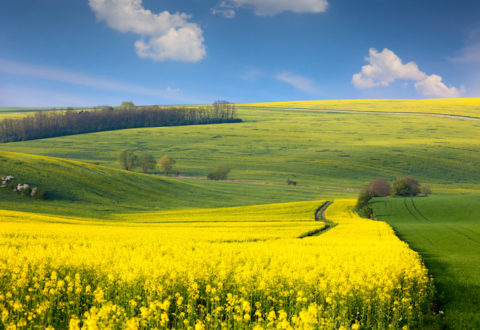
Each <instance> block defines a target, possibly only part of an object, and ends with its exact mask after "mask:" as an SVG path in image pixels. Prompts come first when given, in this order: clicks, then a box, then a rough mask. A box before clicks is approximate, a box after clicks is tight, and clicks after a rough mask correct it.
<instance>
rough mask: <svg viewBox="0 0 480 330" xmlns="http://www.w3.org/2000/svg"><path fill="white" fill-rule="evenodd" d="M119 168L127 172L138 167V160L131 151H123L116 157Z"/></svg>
mask: <svg viewBox="0 0 480 330" xmlns="http://www.w3.org/2000/svg"><path fill="white" fill-rule="evenodd" d="M118 161H119V162H120V167H121V168H122V169H124V170H127V171H132V170H133V169H134V168H135V167H138V165H139V158H138V156H137V155H136V154H135V152H133V151H132V150H124V151H122V152H121V153H120V156H118Z"/></svg>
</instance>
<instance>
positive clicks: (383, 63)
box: [352, 48, 460, 97]
mask: <svg viewBox="0 0 480 330" xmlns="http://www.w3.org/2000/svg"><path fill="white" fill-rule="evenodd" d="M365 60H366V61H368V62H369V64H367V65H364V66H363V67H362V70H361V71H360V72H359V73H356V74H354V75H353V77H352V83H353V85H354V86H355V87H357V88H370V87H376V86H389V85H390V84H391V83H393V82H394V81H396V80H410V81H415V82H416V83H415V84H414V86H415V88H416V89H417V91H418V92H420V93H421V94H422V95H425V96H436V97H458V96H460V92H459V90H458V89H457V88H455V87H447V86H446V85H445V84H444V83H443V81H442V77H441V76H439V75H435V74H432V75H430V76H429V75H427V74H426V73H425V72H423V71H421V70H420V69H419V68H418V66H417V64H416V63H415V62H408V63H406V64H404V63H403V62H402V60H401V59H400V58H399V57H398V56H397V55H396V54H395V53H394V52H392V51H391V50H389V49H387V48H384V49H383V50H382V51H381V52H378V51H377V50H376V49H373V48H370V50H369V56H368V57H366V58H365Z"/></svg>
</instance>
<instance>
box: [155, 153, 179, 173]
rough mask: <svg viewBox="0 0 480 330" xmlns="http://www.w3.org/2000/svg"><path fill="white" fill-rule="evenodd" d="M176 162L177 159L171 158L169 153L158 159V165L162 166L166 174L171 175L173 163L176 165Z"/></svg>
mask: <svg viewBox="0 0 480 330" xmlns="http://www.w3.org/2000/svg"><path fill="white" fill-rule="evenodd" d="M175 163H176V160H175V159H173V158H171V157H170V156H169V155H164V156H163V157H162V158H160V160H159V161H158V165H159V166H160V167H161V168H162V170H163V172H165V174H166V175H169V174H170V173H171V172H172V169H173V165H175Z"/></svg>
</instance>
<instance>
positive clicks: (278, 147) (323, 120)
mask: <svg viewBox="0 0 480 330" xmlns="http://www.w3.org/2000/svg"><path fill="white" fill-rule="evenodd" d="M239 117H240V118H242V119H243V120H244V122H243V123H237V124H218V125H200V126H184V127H159V128H146V129H129V130H118V131H111V132H101V133H94V134H83V135H76V136H67V137H59V138H50V139H43V140H34V141H26V142H15V143H7V144H2V145H0V150H4V151H16V152H21V153H28V154H37V155H45V156H52V157H60V158H67V159H73V160H78V161H83V162H89V163H93V164H99V165H103V166H107V167H113V168H118V167H119V165H118V162H117V157H118V155H119V154H120V152H121V151H122V150H124V149H133V150H139V151H145V152H149V153H151V154H153V155H154V156H156V157H157V159H158V158H160V157H161V156H162V155H164V154H169V155H171V156H172V157H173V158H175V159H177V169H178V170H179V171H180V172H181V173H182V174H184V175H187V176H201V177H205V176H206V175H207V174H208V173H209V172H210V171H211V170H212V169H213V168H215V167H216V166H218V165H224V166H227V167H230V168H231V169H232V171H231V174H230V175H229V177H231V178H234V179H245V180H253V181H266V182H277V183H282V184H283V183H285V182H286V180H287V179H288V178H290V179H293V180H295V181H297V182H298V184H299V185H318V186H327V187H333V188H359V187H361V186H363V184H364V183H365V182H368V181H370V180H372V179H374V178H375V177H378V176H381V177H385V178H386V179H388V180H392V179H394V178H395V177H401V176H405V175H411V176H415V177H416V178H418V179H419V180H420V181H421V182H425V183H429V184H431V185H432V187H433V188H434V191H435V192H453V193H455V192H465V191H470V192H479V189H480V185H479V184H478V183H479V182H480V172H478V171H477V170H476V169H477V164H478V163H479V162H480V122H478V121H469V120H460V119H450V118H434V117H421V116H413V115H412V116H398V115H391V114H374V115H372V114H362V113H358V114H338V113H315V112H298V111H288V110H281V109H278V110H265V109H253V108H251V109H241V110H239Z"/></svg>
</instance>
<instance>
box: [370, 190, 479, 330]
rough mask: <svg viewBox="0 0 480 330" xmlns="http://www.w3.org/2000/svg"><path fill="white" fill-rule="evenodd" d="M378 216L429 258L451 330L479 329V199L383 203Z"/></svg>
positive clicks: (376, 204) (376, 208)
mask: <svg viewBox="0 0 480 330" xmlns="http://www.w3.org/2000/svg"><path fill="white" fill-rule="evenodd" d="M373 206H374V211H375V214H376V215H377V218H378V219H379V220H384V221H387V222H388V223H389V224H391V225H392V226H393V228H394V229H395V231H396V232H397V233H398V235H399V236H400V238H401V239H402V240H404V241H405V242H407V243H408V244H409V245H410V246H411V247H412V248H413V249H414V250H415V251H418V252H419V253H420V254H421V255H422V256H423V258H424V260H425V262H426V265H427V267H428V269H429V270H430V271H431V273H432V274H433V276H434V278H435V285H436V287H437V289H438V298H439V301H440V302H441V304H442V305H440V309H441V310H443V311H444V312H445V316H446V322H447V326H448V327H449V328H451V329H479V328H480V314H479V313H478V306H480V195H450V196H432V197H428V198H379V199H375V201H374V203H373Z"/></svg>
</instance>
